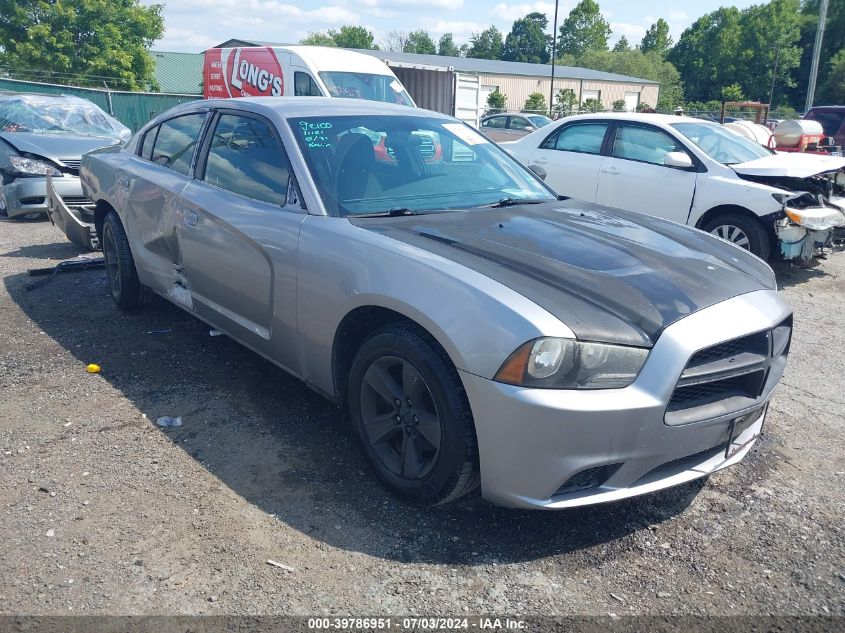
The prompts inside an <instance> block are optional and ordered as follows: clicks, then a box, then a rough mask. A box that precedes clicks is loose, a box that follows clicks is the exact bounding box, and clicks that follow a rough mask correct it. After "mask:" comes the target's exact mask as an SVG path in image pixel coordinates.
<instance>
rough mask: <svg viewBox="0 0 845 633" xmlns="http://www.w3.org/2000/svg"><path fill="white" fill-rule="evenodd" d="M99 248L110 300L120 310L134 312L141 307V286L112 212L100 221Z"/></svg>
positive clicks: (127, 246)
mask: <svg viewBox="0 0 845 633" xmlns="http://www.w3.org/2000/svg"><path fill="white" fill-rule="evenodd" d="M102 246H103V257H104V259H105V260H106V278H107V279H108V282H109V290H110V291H111V297H112V299H113V300H114V302H115V303H116V304H117V305H118V307H120V308H121V309H123V310H132V309H135V308H137V307H138V306H140V305H141V299H142V291H143V286H142V285H141V282H140V280H139V279H138V271H137V270H136V269H135V260H134V259H132V251H131V250H130V248H129V239H128V238H127V237H126V231H125V230H124V229H123V224H121V222H120V218H118V217H117V214H116V213H115V212H114V211H111V212H109V214H108V215H106V217H105V220H103V244H102Z"/></svg>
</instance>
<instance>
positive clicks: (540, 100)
mask: <svg viewBox="0 0 845 633" xmlns="http://www.w3.org/2000/svg"><path fill="white" fill-rule="evenodd" d="M522 111H523V112H534V113H539V114H543V113H545V112H548V111H549V109H548V107H546V97H545V96H543V93H542V92H532V93H531V94H530V95H528V98H527V99H526V100H525V105H523V106H522Z"/></svg>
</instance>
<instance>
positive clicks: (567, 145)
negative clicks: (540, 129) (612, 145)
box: [541, 123, 608, 154]
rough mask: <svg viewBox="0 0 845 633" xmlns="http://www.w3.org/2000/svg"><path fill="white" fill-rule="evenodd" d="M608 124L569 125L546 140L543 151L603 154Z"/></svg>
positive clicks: (542, 146) (542, 147)
mask: <svg viewBox="0 0 845 633" xmlns="http://www.w3.org/2000/svg"><path fill="white" fill-rule="evenodd" d="M607 126H608V124H607V123H580V124H578V125H569V126H566V127H564V128H563V129H562V130H560V131H559V132H558V133H557V134H552V135H551V136H550V137H549V138H547V139H546V140H545V142H544V143H543V145H541V149H556V150H560V151H562V152H581V153H582V154H601V146H602V143H603V142H604V135H605V132H607Z"/></svg>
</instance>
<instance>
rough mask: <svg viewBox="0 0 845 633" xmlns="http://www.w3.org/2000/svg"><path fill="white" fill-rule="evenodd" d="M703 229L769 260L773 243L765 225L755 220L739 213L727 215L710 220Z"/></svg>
mask: <svg viewBox="0 0 845 633" xmlns="http://www.w3.org/2000/svg"><path fill="white" fill-rule="evenodd" d="M703 229H704V230H705V231H707V232H708V233H712V234H713V235H715V236H716V237H720V238H722V239H723V240H725V241H727V242H731V243H732V244H735V245H736V246H739V247H740V248H744V249H745V250H747V251H751V252H752V253H754V254H755V255H756V256H757V257H760V258H762V259H769V255H770V254H771V248H772V241H771V239H770V238H769V234H768V233H767V232H766V229H765V228H763V225H761V224H760V222H759V221H757V220H755V219H753V218H750V217H748V216H745V215H741V214H739V213H726V214H724V215H720V216H717V217H715V218H713V219H712V220H710V221H709V222H708V223H707V224H705V225H704V227H703Z"/></svg>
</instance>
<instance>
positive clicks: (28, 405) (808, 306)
mask: <svg viewBox="0 0 845 633" xmlns="http://www.w3.org/2000/svg"><path fill="white" fill-rule="evenodd" d="M77 254H78V252H77V250H76V248H75V247H74V246H73V245H71V244H70V243H69V242H67V241H66V240H65V238H64V236H63V235H61V234H60V233H59V232H58V231H57V230H56V229H55V228H53V227H52V226H51V225H50V224H49V223H47V222H26V223H23V222H3V223H0V276H2V278H3V284H2V287H0V473H2V476H1V477H0V539H2V543H3V547H2V548H0V569H2V572H0V613H6V614H32V613H38V614H67V613H82V614H112V613H122V614H169V613H181V614H201V613H204V614H265V613H268V614H281V613H293V614H323V613H326V614H328V613H349V614H369V615H373V614H411V613H416V614H460V613H467V612H468V613H520V614H605V615H606V614H608V613H615V614H620V615H621V614H668V613H676V614H819V615H825V614H829V615H839V616H842V615H845V521H843V517H844V516H845V417H843V412H842V411H843V405H845V363H843V349H845V326H843V315H845V253H837V254H836V255H834V256H832V257H831V258H830V259H828V260H826V261H823V262H821V263H820V264H819V265H818V266H816V267H813V268H810V269H799V268H790V267H787V266H785V265H782V266H780V267H779V276H780V283H781V285H782V286H783V293H784V296H785V297H786V299H787V301H788V302H789V303H790V304H791V305H792V307H793V308H794V309H795V313H796V319H795V339H794V342H793V347H792V355H791V359H790V362H789V365H788V367H787V370H786V376H785V378H784V380H783V382H782V384H781V386H780V388H779V390H778V391H777V393H776V396H775V399H774V401H773V403H772V406H771V408H770V411H769V417H768V421H767V429H766V431H767V432H766V434H765V435H764V438H763V439H762V440H761V441H760V442H758V444H757V446H756V447H755V448H754V450H753V451H752V453H751V454H750V455H749V457H748V458H747V459H746V460H745V462H743V463H742V464H740V465H739V466H737V467H735V468H733V469H730V470H728V471H727V472H722V473H718V474H717V475H714V476H713V477H711V478H710V480H709V481H708V482H706V483H703V484H702V483H697V484H695V485H690V486H685V487H681V488H678V489H675V490H671V491H667V492H664V493H659V494H656V495H652V496H649V497H644V498H639V499H634V500H630V501H626V502H621V503H617V504H612V505H606V506H600V507H595V508H588V509H579V510H571V511H563V512H554V513H544V512H518V511H513V510H506V509H501V508H496V507H493V506H491V505H489V504H487V503H486V502H484V501H483V500H482V499H481V498H480V496H479V495H478V494H476V495H474V496H472V497H470V498H468V499H466V500H463V501H461V502H459V503H457V504H453V505H451V506H448V507H445V508H438V509H420V508H416V507H413V506H409V505H406V504H404V503H402V502H400V501H397V500H396V499H395V498H393V497H392V496H390V495H389V494H388V493H386V492H385V491H384V490H383V489H382V488H381V487H380V486H379V485H378V483H377V482H376V481H375V479H374V477H373V476H372V475H371V474H370V473H369V471H368V470H367V468H366V465H365V464H364V461H363V459H362V457H361V456H360V455H359V453H358V450H357V448H356V446H355V445H354V443H353V441H352V439H351V435H350V434H349V433H348V431H347V428H346V425H345V422H344V420H343V418H342V416H341V415H340V414H339V413H338V411H337V410H336V409H335V408H334V407H333V406H332V405H331V404H329V403H327V402H326V401H324V400H323V399H321V398H320V397H319V396H317V395H315V394H314V393H312V392H311V391H309V390H308V389H307V388H306V387H305V386H304V385H303V384H301V383H300V382H298V381H297V380H294V379H292V378H290V377H289V376H287V375H286V374H285V373H284V372H282V371H281V370H279V369H277V368H275V367H274V366H272V365H271V364H269V363H267V362H266V361H264V360H262V359H260V358H259V357H258V356H256V355H254V354H253V353H251V352H249V351H247V350H246V349H244V348H241V347H240V346H239V345H237V344H236V343H234V342H233V341H231V340H229V339H227V338H226V337H209V336H208V327H207V326H205V325H203V324H202V323H200V322H199V321H196V320H194V319H193V318H192V317H190V316H188V315H186V314H184V313H183V312H181V311H179V310H178V309H176V308H174V307H172V306H170V305H168V304H166V303H164V302H162V301H158V302H154V304H153V305H151V306H150V307H148V308H146V309H145V310H143V311H141V312H138V313H135V314H131V315H129V314H123V313H121V312H120V311H118V309H117V308H116V307H115V306H114V305H113V303H112V301H111V299H110V298H109V297H108V291H107V286H106V280H105V275H104V273H103V271H101V270H98V271H88V272H81V273H68V274H64V275H60V276H59V277H57V278H56V279H55V280H54V281H53V282H51V283H50V284H49V285H47V286H45V287H43V288H41V289H39V290H35V291H33V292H30V293H27V292H26V291H25V290H24V286H25V284H27V283H28V282H29V281H32V279H31V278H29V277H28V276H27V269H28V268H33V267H43V266H52V265H54V264H56V263H58V262H59V261H61V260H64V259H67V258H70V257H74V256H76V255H77ZM90 362H95V363H99V364H101V365H102V373H101V374H99V375H91V374H88V373H86V371H85V365H86V364H87V363H90ZM162 415H173V416H177V415H178V416H182V419H183V422H184V424H183V426H182V427H179V428H168V429H162V428H159V427H157V426H156V424H155V422H154V421H155V420H156V418H158V417H159V416H162ZM267 559H273V560H275V561H278V562H280V563H283V564H285V565H288V566H290V567H292V568H293V571H286V570H284V569H281V568H277V567H273V566H271V565H268V564H267V562H266V561H267Z"/></svg>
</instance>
